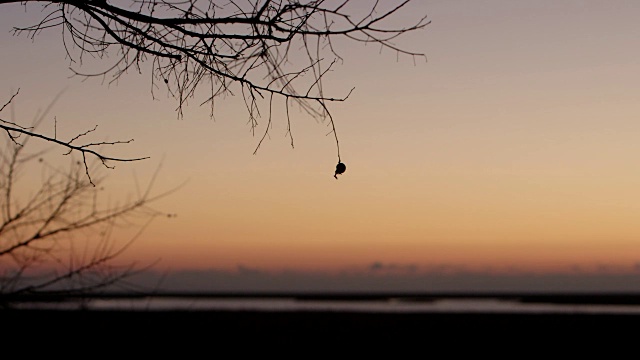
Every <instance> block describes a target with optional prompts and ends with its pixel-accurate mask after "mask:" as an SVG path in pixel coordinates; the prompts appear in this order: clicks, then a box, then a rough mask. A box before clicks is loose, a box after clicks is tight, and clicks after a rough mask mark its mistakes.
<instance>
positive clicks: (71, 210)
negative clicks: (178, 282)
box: [0, 140, 175, 306]
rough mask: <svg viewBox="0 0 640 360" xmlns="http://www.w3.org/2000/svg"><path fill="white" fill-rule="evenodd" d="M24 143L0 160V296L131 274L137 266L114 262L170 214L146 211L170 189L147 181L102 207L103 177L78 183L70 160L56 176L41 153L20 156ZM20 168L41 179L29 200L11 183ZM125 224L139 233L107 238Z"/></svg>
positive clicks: (70, 289)
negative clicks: (159, 189) (156, 188)
mask: <svg viewBox="0 0 640 360" xmlns="http://www.w3.org/2000/svg"><path fill="white" fill-rule="evenodd" d="M26 144H27V143H26V142H25V143H22V144H16V143H15V142H12V141H10V140H7V141H6V146H5V149H4V150H3V152H2V155H3V156H2V157H1V158H0V295H2V296H3V297H5V298H6V297H7V296H9V297H10V296H16V295H24V294H37V293H51V292H63V293H65V294H72V293H86V292H89V291H96V290H99V289H104V288H106V287H108V286H112V285H114V284H116V283H118V282H120V281H122V280H123V279H125V278H127V277H129V276H131V275H132V274H133V273H135V272H136V271H137V269H138V268H137V266H136V264H125V265H117V264H116V263H115V262H114V260H115V259H116V258H118V257H119V256H120V255H122V254H123V252H124V251H125V250H127V249H128V248H129V247H130V245H131V244H132V242H133V241H135V240H136V239H137V238H138V237H139V236H140V234H141V233H142V231H143V230H144V229H145V228H146V227H147V226H148V225H149V224H150V223H151V221H152V220H154V219H155V218H157V217H159V216H164V217H173V216H174V215H173V214H167V213H165V212H162V211H159V210H157V209H154V208H152V207H151V204H152V203H154V202H155V201H157V200H159V199H161V198H163V197H165V196H167V195H168V194H170V193H171V192H172V191H173V190H172V191H169V192H165V193H160V194H152V193H151V185H152V184H153V180H154V179H152V180H151V182H150V184H149V187H148V188H147V189H146V190H145V191H143V192H141V193H139V195H138V197H136V198H134V199H132V200H128V201H124V202H122V203H120V204H115V205H114V204H103V202H104V199H103V196H101V194H102V193H104V188H103V186H104V185H103V184H104V182H103V180H104V179H103V178H99V179H98V178H97V179H95V180H94V182H93V183H87V182H86V181H82V179H83V177H84V172H85V171H84V170H83V166H82V165H78V164H77V162H72V166H71V167H70V168H69V170H68V171H67V172H63V171H59V170H58V169H57V168H55V167H54V166H52V165H49V164H48V163H47V162H46V161H43V159H42V158H41V157H40V155H42V154H41V153H36V154H28V153H26V150H25V149H26V148H27V147H26V146H25V145H26ZM34 155H36V156H35V157H34ZM36 161H37V162H36ZM27 165H30V166H31V168H30V169H31V170H33V169H34V166H35V167H40V168H41V169H42V171H43V174H45V176H44V177H43V181H42V183H41V184H40V186H39V188H36V189H35V191H31V195H29V196H27V195H26V194H28V193H27V192H25V191H18V190H17V189H15V188H14V186H13V185H14V184H16V183H17V180H18V178H19V174H20V172H21V169H22V168H24V167H25V166H27ZM84 166H86V164H85V165H84ZM92 171H96V169H92ZM156 175H157V173H156ZM95 185H101V186H95ZM174 190H175V189H174ZM131 226H133V227H135V228H137V229H138V230H137V231H136V232H135V233H134V234H133V235H132V236H130V238H128V240H127V241H125V242H121V241H116V240H115V239H114V236H113V235H114V231H115V229H121V228H124V227H131ZM0 300H1V298H0ZM1 302H2V301H0V303H1ZM1 305H2V304H0V306H1Z"/></svg>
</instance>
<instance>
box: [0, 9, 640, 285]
mask: <svg viewBox="0 0 640 360" xmlns="http://www.w3.org/2000/svg"><path fill="white" fill-rule="evenodd" d="M423 15H428V19H429V20H430V21H431V23H430V24H429V25H428V26H427V27H426V28H425V29H424V30H420V31H417V32H413V33H410V34H406V36H404V37H402V38H400V39H399V40H398V41H397V42H398V44H399V45H400V46H401V47H403V48H405V49H407V50H411V51H416V52H421V53H424V54H425V55H426V58H427V60H426V61H424V60H422V61H420V60H417V61H415V62H414V59H412V58H411V57H407V56H397V54H396V53H393V52H391V51H379V49H378V48H376V47H372V46H369V47H365V46H360V45H358V44H356V45H354V44H349V43H340V42H339V43H337V45H338V52H339V53H341V54H343V55H344V56H343V57H344V62H343V63H339V64H338V65H337V66H336V67H335V69H334V71H333V72H331V73H329V74H328V76H327V78H326V79H325V83H324V85H325V90H330V91H333V92H334V94H337V96H341V95H343V94H347V93H348V92H349V90H350V89H351V88H355V89H354V91H353V93H352V94H351V95H350V96H349V98H348V100H347V101H345V102H339V103H334V104H331V107H330V109H331V111H332V115H333V118H334V120H335V124H336V128H337V133H338V136H339V140H340V155H341V160H342V161H343V162H344V163H345V164H346V165H347V171H346V172H345V173H344V174H343V175H341V176H339V179H338V180H336V179H334V177H333V175H334V169H335V165H336V162H337V154H336V144H335V141H334V139H333V137H332V136H327V133H328V132H329V131H330V128H328V127H327V124H326V123H318V122H316V121H315V120H313V119H311V118H309V117H308V116H306V115H304V114H303V113H299V112H293V113H292V116H293V117H292V119H293V120H292V134H293V139H294V147H292V146H291V144H290V139H289V138H288V136H287V125H286V121H285V118H284V117H283V113H282V112H279V114H280V116H279V117H277V118H276V119H274V124H273V128H272V129H271V130H270V137H269V138H268V139H267V140H266V141H265V142H264V143H263V144H262V145H261V146H260V149H259V150H258V152H257V153H256V154H254V150H255V148H256V146H257V144H258V141H259V140H260V136H258V135H256V136H254V135H252V133H251V131H250V130H251V129H250V127H249V126H248V124H247V114H246V111H245V109H244V107H243V104H242V102H241V99H240V98H239V97H235V98H234V97H230V98H227V99H226V100H225V101H224V102H218V104H217V108H216V110H215V114H214V115H215V117H214V119H211V118H210V117H209V108H207V107H206V106H205V107H201V106H199V102H198V101H195V100H194V101H192V102H191V103H189V104H188V106H187V107H185V111H184V118H182V119H179V118H178V116H177V113H176V111H175V108H176V102H175V101H174V100H173V99H171V98H170V97H169V96H167V95H166V94H163V93H161V92H160V93H156V95H157V96H156V99H154V98H153V97H152V95H151V92H150V89H151V76H150V74H149V73H148V72H146V73H145V72H144V71H143V72H142V73H141V74H138V73H135V72H132V73H130V74H126V76H123V77H122V78H120V80H119V81H118V82H117V83H113V84H105V83H103V82H101V81H100V79H88V80H86V81H83V80H82V79H81V78H78V77H73V76H71V75H72V73H71V71H70V70H69V65H70V64H69V61H68V59H66V57H65V53H64V48H63V46H62V42H61V36H60V30H59V29H51V30H49V31H45V32H42V33H41V34H39V35H38V36H36V37H35V38H34V39H33V40H32V39H29V38H27V37H25V36H13V35H12V34H11V29H12V27H13V26H23V25H28V24H31V23H33V22H34V20H36V19H38V16H40V14H39V13H38V12H34V11H29V12H26V13H25V12H24V11H23V8H21V7H20V6H19V5H14V4H9V5H2V7H1V8H0V24H1V25H0V27H1V29H0V47H1V48H2V49H3V51H2V56H0V78H2V85H3V89H0V99H8V98H9V97H10V95H11V94H12V93H13V92H14V91H15V90H16V89H18V88H19V89H20V94H19V96H18V98H17V99H16V101H15V104H14V105H15V106H14V107H15V109H14V111H15V116H16V117H15V118H16V119H30V118H32V117H33V116H34V114H36V113H37V111H38V109H41V108H44V107H46V106H47V105H48V104H50V103H51V101H52V100H53V99H54V98H55V97H56V96H57V95H59V94H61V95H60V98H59V99H58V100H57V101H56V102H55V105H54V106H53V108H52V110H51V111H50V114H51V118H53V116H55V119H56V122H57V131H58V134H61V136H64V135H66V136H73V135H72V134H77V133H79V132H82V131H86V130H88V129H90V128H93V127H94V126H95V125H98V128H97V130H96V132H97V135H96V136H98V135H99V136H103V137H104V138H105V139H110V140H115V139H129V138H133V139H135V141H134V142H132V143H130V144H126V145H123V146H118V147H117V148H116V147H114V148H112V149H109V152H110V153H111V154H114V155H118V156H130V157H138V156H149V157H150V159H148V160H144V161H140V162H135V163H124V164H117V165H116V168H115V169H113V170H108V171H105V172H104V173H105V174H106V175H107V176H108V178H107V182H106V185H105V188H106V190H107V191H110V192H111V193H114V194H118V195H122V194H128V193H135V190H136V186H140V185H137V184H143V185H142V186H144V184H145V183H147V182H149V181H150V180H151V179H152V178H153V174H154V172H155V171H156V170H158V171H159V175H158V178H157V179H156V180H155V182H154V183H153V189H154V191H157V192H162V191H165V190H168V189H173V188H176V187H178V190H177V191H176V192H174V193H172V194H171V195H170V196H168V197H166V198H163V199H161V200H160V201H158V202H157V203H156V204H154V207H156V208H158V209H161V210H162V211H166V212H169V213H172V214H176V216H175V217H171V218H159V219H156V220H154V221H153V223H152V224H151V225H150V226H149V227H147V228H146V230H145V231H144V233H143V234H142V235H141V236H140V237H139V238H137V239H136V241H135V242H134V243H133V245H132V246H131V247H130V248H129V250H128V251H127V252H126V253H125V254H123V255H122V258H121V259H120V260H122V261H124V262H126V261H135V262H136V263H138V264H142V265H144V264H153V267H152V269H153V270H154V271H157V272H158V273H161V274H163V275H164V276H165V278H164V281H166V283H165V284H167V286H170V287H174V288H179V289H181V290H200V289H233V290H238V289H240V290H256V289H259V290H263V289H276V288H277V289H307V290H309V289H321V290H327V289H338V288H339V289H343V290H345V289H346V290H349V289H358V290H379V289H393V290H421V291H429V290H456V291H458V290H459V291H464V290H470V289H471V290H474V291H475V290H487V289H489V290H495V289H500V290H505V289H520V290H523V289H524V290H527V289H534V290H550V289H556V290H557V289H560V290H562V289H578V290H603V291H610V290H620V289H622V290H628V289H634V290H640V221H638V219H639V218H640V203H639V202H638V200H639V199H640V193H639V192H638V184H640V167H639V166H638V161H637V159H638V155H639V154H640V141H638V137H640V121H639V120H638V114H640V101H638V100H639V99H638V96H639V94H638V85H637V84H639V83H640V48H638V46H637V40H638V39H639V38H640V27H638V25H637V24H638V20H640V2H638V1H635V0H614V1H596V0H539V1H527V0H482V1H477V0H448V1H444V0H442V1H435V0H434V1H414V2H413V3H412V4H411V5H410V6H409V7H408V9H407V10H406V11H403V12H401V14H400V16H399V17H398V18H397V19H396V20H394V21H398V23H407V22H412V21H415V20H418V19H419V18H420V17H421V16H423ZM7 50H8V51H7ZM3 93H4V95H2V94H3ZM4 101H5V100H3V101H2V103H4ZM266 120H267V119H261V123H260V124H259V129H262V130H264V126H265V125H266V122H267V121H266ZM25 121H26V120H25ZM45 124H46V123H45ZM48 126H52V125H51V124H49V125H48ZM258 133H259V134H262V133H261V132H258ZM56 151H57V152H56ZM59 152H61V151H58V150H53V151H52V154H53V156H54V158H55V156H58V155H59V154H58V153H59ZM54 161H55V160H54ZM123 236H124V235H123Z"/></svg>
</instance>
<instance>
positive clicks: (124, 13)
mask: <svg viewBox="0 0 640 360" xmlns="http://www.w3.org/2000/svg"><path fill="white" fill-rule="evenodd" d="M411 1H412V0H402V1H398V0H389V1H382V0H377V1H358V0H341V1H338V0H307V1H301V0H242V1H241V0H234V1H225V2H223V1H211V0H163V1H157V0H126V1H125V0H122V1H116V0H109V1H105V0H65V1H62V0H60V1H41V0H30V1H11V0H0V4H7V3H17V2H19V3H21V4H23V5H24V6H25V7H27V6H28V5H31V4H37V5H39V6H41V7H42V9H43V11H44V12H43V14H44V15H43V17H42V20H41V21H39V22H37V23H35V24H33V25H31V26H26V27H21V28H15V29H14V33H15V34H16V35H20V34H26V35H27V36H29V37H34V36H36V35H37V34H38V33H40V32H42V31H43V30H49V29H61V31H62V37H63V41H64V46H65V49H66V51H67V54H68V55H69V58H70V59H71V63H72V71H73V73H74V74H76V75H77V76H82V77H95V76H99V77H103V78H105V79H106V78H107V77H110V80H109V81H116V80H117V79H119V78H120V77H121V76H123V75H124V74H125V73H127V72H128V71H130V70H136V71H138V72H142V71H143V65H142V64H143V63H145V62H148V63H149V66H150V67H151V69H150V70H151V73H152V80H151V82H152V88H151V94H152V96H153V97H155V92H156V91H158V90H159V89H160V88H161V87H164V88H166V91H167V92H168V93H170V94H172V95H173V96H174V97H175V99H176V100H177V102H178V106H177V109H176V110H177V112H178V116H179V117H182V116H183V107H184V106H185V104H186V101H187V99H189V98H193V97H195V96H196V93H197V90H198V89H200V88H201V87H203V88H205V89H207V92H209V94H208V95H207V96H206V100H204V101H203V102H202V104H205V103H210V104H211V107H212V116H213V106H214V102H215V99H216V98H219V97H223V96H225V95H233V92H232V88H233V85H235V86H238V87H240V89H241V91H240V92H241V93H242V94H243V99H244V101H245V105H246V109H247V112H248V117H249V121H248V122H249V124H250V126H251V128H252V130H255V128H256V127H258V126H259V121H258V120H259V119H260V118H261V116H262V114H261V112H260V109H259V108H260V106H259V102H260V101H261V100H263V99H265V100H266V99H267V98H268V102H269V103H268V105H266V106H268V107H269V109H270V110H268V115H267V118H268V121H267V124H266V127H267V128H266V130H265V132H264V133H263V134H265V135H266V134H268V131H269V126H271V121H272V120H273V117H272V114H271V112H272V110H271V109H272V105H273V101H274V97H279V98H282V99H283V100H284V104H285V106H286V107H287V116H286V121H287V134H288V135H289V136H290V137H291V140H292V142H293V135H292V134H291V118H290V117H289V107H290V106H292V105H293V104H297V105H299V106H300V107H301V108H302V109H303V110H304V111H306V112H307V113H308V114H309V115H311V116H313V117H315V118H316V119H319V120H322V121H324V120H327V119H328V120H329V121H330V122H331V123H332V126H333V121H334V120H333V118H332V117H331V116H330V115H329V107H328V103H330V102H341V101H345V100H346V99H347V98H348V97H349V94H350V93H351V91H353V89H351V90H350V91H347V92H346V93H344V94H342V95H329V94H325V92H324V91H323V86H322V80H323V79H325V78H326V76H327V74H328V72H329V71H330V69H331V68H332V65H333V63H334V62H335V60H336V59H337V60H342V59H343V57H342V56H341V55H339V54H338V52H337V50H336V49H337V47H336V41H337V40H340V39H342V40H344V41H347V42H352V43H353V42H355V43H362V44H377V45H379V46H380V48H381V49H388V50H391V51H393V52H396V53H397V54H398V55H404V56H407V57H410V58H413V59H414V61H415V58H425V56H424V54H422V53H418V52H413V51H409V50H406V49H403V48H402V47H400V46H398V45H396V44H395V43H394V40H395V39H397V38H398V37H399V36H401V35H403V34H406V33H408V32H413V31H417V30H420V29H424V28H425V27H426V26H427V25H428V24H429V21H428V20H427V18H426V17H422V16H418V17H417V18H416V19H415V20H414V21H413V23H410V24H406V25H404V26H398V25H397V20H394V18H396V19H397V17H398V16H401V14H400V13H401V11H404V10H407V9H408V7H409V6H408V5H409V3H411ZM111 49H116V50H117V52H113V51H110V50H111ZM292 49H300V50H295V51H293V50H292ZM110 54H111V55H113V54H117V55H116V58H114V59H113V60H109V61H110V62H111V65H109V66H107V67H106V68H105V69H104V70H103V71H97V72H83V71H81V70H80V67H81V66H82V65H83V64H84V62H85V58H86V57H87V56H89V57H91V58H95V59H98V60H103V61H104V60H106V58H107V57H108V55H110ZM325 59H327V60H325ZM425 59H426V58H425ZM325 61H327V62H329V64H330V65H328V66H325V65H324V62H325ZM145 69H146V68H145ZM318 105H320V106H318ZM23 130H24V129H23ZM333 131H334V135H335V139H336V145H338V141H337V138H338V137H337V134H335V128H334V129H333ZM23 133H24V132H23ZM263 140H264V136H263V137H262V138H261V139H260V141H259V143H258V146H257V147H256V150H257V149H258V148H259V147H260V145H261V143H262V141H263ZM81 149H82V150H86V148H83V147H80V148H79V149H78V148H75V149H73V150H76V151H80V150H81ZM338 152H339V150H338ZM83 154H92V153H91V152H89V151H85V152H83ZM92 155H95V154H92ZM338 157H339V156H338ZM131 160H135V159H131ZM119 161H122V159H120V160H119Z"/></svg>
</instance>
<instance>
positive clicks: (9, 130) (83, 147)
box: [0, 90, 149, 186]
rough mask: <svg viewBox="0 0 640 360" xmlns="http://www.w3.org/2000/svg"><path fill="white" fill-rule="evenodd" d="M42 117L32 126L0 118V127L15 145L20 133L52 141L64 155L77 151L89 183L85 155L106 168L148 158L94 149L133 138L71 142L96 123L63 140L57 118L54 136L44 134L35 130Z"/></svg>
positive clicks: (126, 142)
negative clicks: (80, 142) (108, 154)
mask: <svg viewBox="0 0 640 360" xmlns="http://www.w3.org/2000/svg"><path fill="white" fill-rule="evenodd" d="M19 91H20V90H18V91H16V92H15V93H14V94H13V95H12V96H11V98H10V99H9V101H7V102H6V103H5V104H4V105H3V106H2V108H0V112H2V110H4V108H5V107H6V106H7V105H9V104H10V103H11V102H12V101H13V100H14V98H15V97H16V96H17V95H18V93H19ZM43 119H44V117H43V116H42V117H40V119H38V120H37V121H36V123H35V124H34V125H33V126H30V127H25V126H21V125H18V124H17V123H16V122H14V121H8V120H4V119H2V118H0V129H2V130H4V131H5V133H6V134H7V136H8V137H9V139H10V140H11V141H12V142H13V143H14V144H15V145H16V146H22V145H23V143H21V142H20V141H19V139H20V137H21V135H25V138H38V139H41V140H44V141H47V142H51V143H54V144H56V145H59V146H61V147H63V148H67V149H68V151H67V152H66V153H65V155H68V154H70V153H72V152H74V151H75V152H78V153H80V154H81V155H82V161H83V163H84V167H85V173H86V175H87V178H88V179H89V182H90V183H91V185H94V186H95V184H94V183H93V180H92V179H91V175H90V174H89V165H88V164H87V156H91V155H92V156H94V157H96V158H97V159H98V160H100V162H101V163H102V165H104V166H105V167H107V168H113V167H112V166H109V165H108V164H107V162H108V161H114V162H130V161H138V160H144V159H148V158H149V157H139V158H117V157H112V156H107V155H104V154H102V153H100V152H99V151H97V150H94V149H95V148H97V147H101V146H104V145H117V144H128V143H130V142H132V141H133V139H130V140H125V141H122V140H120V141H102V142H88V143H84V144H79V145H75V144H72V143H73V142H74V141H76V140H78V139H80V138H81V137H83V136H85V135H87V134H89V133H91V132H94V131H95V130H96V128H97V127H98V126H97V125H96V126H95V127H94V128H93V129H90V130H87V131H85V132H83V133H80V134H78V135H76V136H74V137H73V138H71V140H68V141H63V140H60V139H58V138H57V129H56V128H57V120H55V123H54V136H53V137H51V136H47V135H44V134H42V133H39V132H37V131H35V130H34V129H35V127H36V126H37V125H39V123H40V122H41V121H42V120H43Z"/></svg>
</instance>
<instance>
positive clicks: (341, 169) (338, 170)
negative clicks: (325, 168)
mask: <svg viewBox="0 0 640 360" xmlns="http://www.w3.org/2000/svg"><path fill="white" fill-rule="evenodd" d="M345 171H347V165H345V164H343V163H341V162H339V163H338V165H336V172H335V174H333V177H334V178H336V179H337V178H338V175H340V174H342V173H344V172H345Z"/></svg>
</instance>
